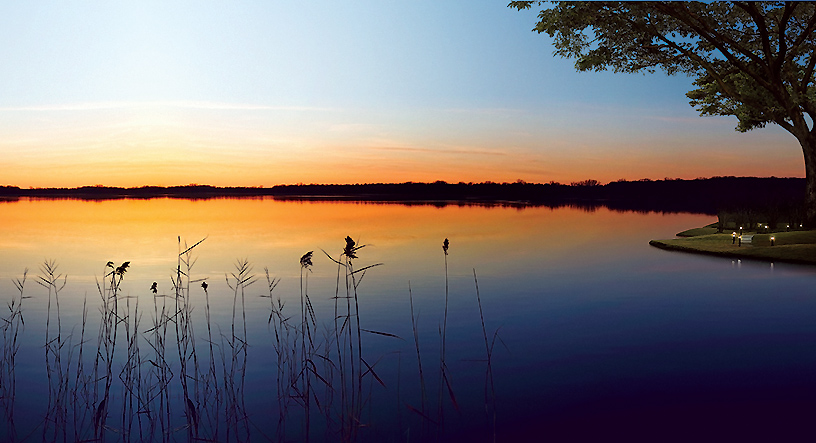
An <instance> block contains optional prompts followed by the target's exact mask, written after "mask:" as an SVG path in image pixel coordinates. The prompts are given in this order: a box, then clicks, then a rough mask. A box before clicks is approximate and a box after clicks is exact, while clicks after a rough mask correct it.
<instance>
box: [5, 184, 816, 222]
mask: <svg viewBox="0 0 816 443" xmlns="http://www.w3.org/2000/svg"><path fill="white" fill-rule="evenodd" d="M265 196H271V197H274V198H276V199H283V200H291V199H310V200H354V201H370V202H400V203H404V204H435V205H440V206H441V205H446V204H450V203H456V204H462V203H475V204H500V205H513V206H516V205H546V206H563V205H573V206H582V207H587V208H592V207H596V206H606V207H608V208H610V209H614V210H634V211H658V212H698V213H705V214H712V215H713V214H716V213H717V212H720V211H724V210H743V209H766V208H768V207H776V208H780V209H784V208H793V207H799V206H800V205H801V204H802V203H803V202H804V196H805V179H803V178H777V177H767V178H760V177H713V178H698V179H694V180H681V179H664V180H649V179H643V180H637V181H624V180H620V181H615V182H611V183H608V184H601V183H599V182H598V181H595V180H585V181H582V182H573V183H571V184H562V183H557V182H550V183H527V182H524V181H521V180H519V181H516V182H513V183H494V182H489V181H488V182H483V183H462V182H460V183H447V182H444V181H436V182H433V183H414V182H406V183H368V184H308V185H306V184H297V185H277V186H273V187H270V188H264V187H215V186H209V185H198V184H190V185H186V186H171V187H160V186H142V187H137V188H120V187H106V186H84V187H79V188H29V189H23V188H19V187H16V186H2V187H0V198H3V199H5V200H13V199H16V198H20V197H36V198H74V199H83V200H105V199H119V198H157V197H171V198H185V199H205V198H219V197H265Z"/></svg>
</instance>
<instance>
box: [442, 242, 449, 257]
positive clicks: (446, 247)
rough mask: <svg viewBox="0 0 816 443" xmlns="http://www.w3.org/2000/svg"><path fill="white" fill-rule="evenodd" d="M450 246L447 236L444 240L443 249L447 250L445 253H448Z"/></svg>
mask: <svg viewBox="0 0 816 443" xmlns="http://www.w3.org/2000/svg"><path fill="white" fill-rule="evenodd" d="M448 246H450V242H449V241H448V239H447V238H446V239H445V241H444V242H442V251H443V252H445V255H448Z"/></svg>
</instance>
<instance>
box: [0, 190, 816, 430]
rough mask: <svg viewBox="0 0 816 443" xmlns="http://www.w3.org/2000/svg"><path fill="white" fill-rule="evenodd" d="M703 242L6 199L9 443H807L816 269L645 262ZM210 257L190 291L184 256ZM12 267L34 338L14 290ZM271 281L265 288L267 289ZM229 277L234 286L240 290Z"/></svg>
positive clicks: (696, 222) (0, 217) (626, 216)
mask: <svg viewBox="0 0 816 443" xmlns="http://www.w3.org/2000/svg"><path fill="white" fill-rule="evenodd" d="M712 221H714V218H713V217H711V216H706V215H700V214H660V213H635V212H613V211H609V210H607V209H604V208H597V209H596V210H591V211H589V210H586V209H579V208H570V207H561V208H548V207H525V208H514V207H500V206H496V207H485V206H459V205H447V206H444V207H437V206H431V205H412V206H407V205H401V204H371V203H353V202H299V201H298V202H282V201H275V200H272V199H213V200H200V201H188V200H175V199H153V200H114V201H103V202H86V201H77V200H21V201H14V202H3V203H0V251H2V254H0V299H2V300H3V302H4V303H6V302H9V303H11V302H12V300H14V303H15V304H14V308H13V309H12V308H10V309H5V308H4V310H3V311H2V314H0V316H2V317H3V318H4V319H6V320H7V321H5V322H4V325H5V326H4V329H3V337H2V339H3V350H4V357H3V361H2V375H0V387H2V398H0V409H2V411H3V413H4V415H3V416H2V424H0V431H2V433H0V438H2V439H3V440H7V441H40V440H47V441H77V440H85V441H91V440H94V439H98V440H106V441H119V440H124V441H148V440H159V441H161V440H166V441H188V440H194V441H246V440H253V441H267V440H273V441H280V440H284V439H285V440H286V441H298V440H305V439H306V438H307V435H308V438H309V439H310V440H313V441H340V440H342V439H347V440H359V441H429V440H430V441H435V440H438V441H457V440H463V441H493V440H494V435H495V439H496V440H497V441H507V440H513V439H516V438H521V437H525V438H532V439H533V440H551V441H563V440H580V439H583V438H588V437H592V438H604V439H611V440H619V439H620V440H623V439H628V440H642V441H647V440H648V441H671V440H684V441H688V440H689V439H694V440H696V441H700V440H702V441H712V440H722V439H728V440H734V439H746V438H747V439H760V440H761V439H770V438H773V439H775V440H780V439H782V440H785V439H794V440H812V439H813V438H816V428H814V427H813V417H814V416H815V415H814V414H816V321H814V320H816V284H814V283H816V269H814V268H812V267H804V266H797V265H786V264H781V263H777V264H770V263H764V262H752V261H735V260H731V259H723V258H715V257H706V256H697V255H690V254H683V253H673V252H668V251H663V250H659V249H656V248H652V247H650V246H649V245H648V241H649V240H650V239H653V238H669V237H672V236H673V235H674V233H676V232H679V231H682V230H684V229H687V228H690V227H696V226H702V225H704V224H708V223H711V222H712ZM346 236H351V237H352V238H353V239H354V240H355V241H356V242H357V245H358V246H359V245H365V247H363V248H361V249H358V250H356V255H357V258H354V259H353V260H351V266H352V267H353V268H352V269H355V270H356V269H362V268H364V267H366V266H368V265H375V264H380V263H381V265H379V266H375V267H372V268H369V269H367V270H366V271H365V273H364V274H363V272H356V273H354V274H351V277H353V279H354V280H353V283H351V287H350V289H348V292H347V288H348V286H346V284H345V281H346V280H345V279H346V275H347V271H346V270H345V269H344V268H341V267H339V266H338V263H337V262H335V261H332V260H331V259H330V258H329V257H328V256H329V255H330V256H331V257H332V258H333V259H335V260H338V261H340V262H341V263H345V259H346V257H344V256H343V251H344V247H345V246H346V241H345V240H344V239H345V238H346ZM179 238H180V239H181V246H180V244H179ZM445 238H448V239H449V240H450V249H449V255H448V256H447V257H446V256H445V255H444V253H443V250H442V243H443V240H444V239H445ZM202 239H204V241H203V242H201V243H200V244H198V245H197V246H196V247H195V248H194V249H193V250H191V251H190V255H189V257H190V259H191V260H195V262H194V264H193V265H192V267H191V269H190V271H189V277H187V275H186V274H187V266H186V265H185V264H184V263H181V265H180V263H179V252H180V250H183V249H185V246H184V245H185V244H186V245H187V246H190V245H193V244H195V243H196V242H198V241H199V240H202ZM309 251H314V254H313V256H312V266H310V267H309V268H308V269H306V268H303V267H302V266H301V257H302V256H303V255H304V254H305V253H307V252H309ZM324 251H325V252H324ZM186 257H187V255H186V254H185V255H184V258H185V259H186ZM446 260H447V287H448V305H447V322H446V323H445V298H446V297H445V294H446ZM52 261H53V262H52ZM109 261H111V262H113V267H106V263H108V262H109ZM45 262H52V263H54V265H55V266H56V274H59V275H63V276H67V280H65V281H64V287H63V286H62V284H63V280H59V281H58V282H56V283H55V286H54V287H52V288H51V292H50V294H49V290H48V287H47V285H42V284H38V282H39V283H43V280H42V279H41V278H40V277H47V276H46V273H45V270H44V269H43V264H44V263H45ZM124 262H130V264H129V267H127V269H126V272H124V273H123V274H122V276H121V281H119V280H116V281H115V282H114V283H115V285H116V287H115V289H111V288H110V283H111V281H110V279H111V276H109V275H108V274H109V273H110V272H111V271H115V268H116V267H119V266H120V265H121V264H122V263H124ZM244 262H246V263H247V264H248V266H249V267H251V269H249V270H248V272H245V273H244V274H243V275H238V271H237V270H236V264H238V265H239V266H240V264H241V263H244ZM191 263H192V261H191ZM26 269H28V275H27V279H26V281H25V284H24V286H23V291H22V295H23V296H24V297H25V298H23V299H22V319H23V320H24V323H23V322H21V321H20V320H19V319H20V317H19V316H16V315H15V314H14V312H16V311H15V309H16V306H18V305H19V303H20V291H19V290H18V289H17V287H16V286H15V281H17V280H20V279H22V277H23V273H24V271H25V270H26ZM179 269H181V270H182V271H183V274H179ZM265 269H267V270H268V273H269V275H270V278H272V279H279V283H278V284H277V286H275V288H274V290H272V291H271V292H270V291H269V285H268V282H267V279H266V274H265ZM474 272H475V275H476V279H475V278H474ZM232 274H236V276H238V277H239V280H240V279H241V278H243V277H247V280H246V281H245V282H244V286H245V287H243V291H242V290H241V289H242V288H241V286H240V285H238V286H237V287H238V289H239V290H238V291H237V292H236V291H235V290H234V288H236V278H235V276H233V275H232ZM106 275H107V277H106ZM252 276H254V277H255V279H252V278H251V277H252ZM114 277H115V276H114ZM179 277H181V284H180V285H179V287H178V289H177V288H176V287H174V283H173V282H174V280H177V279H178V278H179ZM117 278H118V277H117ZM46 279H47V278H46ZM253 281H254V283H252V282H253ZM153 282H156V293H155V295H154V293H153V291H152V289H151V286H152V284H153ZM202 282H205V283H206V284H207V290H206V292H205V290H204V288H202V286H201V283H202ZM477 282H478V283H477ZM477 284H478V291H477ZM355 285H356V297H355V296H354V292H355V291H354V289H355ZM55 288H56V289H60V290H59V292H58V293H57V294H56V295H55V294H54V289H55ZM177 293H179V294H180V296H179V297H176V294H177ZM303 294H306V295H308V299H309V300H310V301H311V307H312V308H313V316H314V317H313V318H314V320H313V321H312V320H310V319H311V318H312V314H310V313H309V312H308V310H307V312H306V314H305V315H306V318H307V323H308V324H309V326H308V330H307V328H306V326H304V324H305V323H304V321H303V316H304V313H303V311H302V308H301V307H302V306H303V305H302V304H301V300H302V299H304V298H303ZM346 294H349V297H350V298H349V297H346ZM270 295H271V297H270ZM477 295H478V299H477ZM278 299H279V300H280V301H278ZM57 302H58V303H59V305H58V306H57ZM355 302H356V303H357V306H355ZM278 303H282V304H283V309H282V310H278V312H281V316H276V315H275V314H274V312H275V311H274V310H273V304H274V305H277V304H278ZM411 303H413V320H414V323H415V324H416V328H414V327H412V313H411V312H412V306H411ZM336 305H338V307H337V308H336V307H335V306H336ZM480 307H481V312H480ZM336 309H337V310H336ZM163 310H164V311H163ZM180 311H181V312H180ZM349 312H351V315H349ZM208 317H209V321H208V320H207V318H208ZM482 318H483V319H484V323H482ZM281 321H283V323H281ZM483 324H484V327H483ZM358 326H359V329H358ZM443 328H444V329H445V334H444V335H445V343H446V344H445V366H446V368H447V369H446V371H445V374H444V375H445V377H442V376H441V371H440V366H441V364H440V360H441V342H442V339H441V336H442V329H443ZM177 330H178V331H179V332H177ZM369 331H375V332H369ZM15 332H16V340H17V341H16V343H17V345H18V346H19V348H18V349H17V351H16V353H14V352H13V351H14V347H15V344H14V342H13V338H14V334H15ZM276 332H277V334H276ZM415 332H416V335H415ZM358 334H359V335H358ZM305 336H309V337H311V344H309V341H308V340H303V338H304V337H305ZM485 336H487V341H488V346H487V347H486V344H485ZM415 337H416V339H415ZM180 338H181V339H180ZM417 343H418V346H417ZM360 346H361V347H362V352H361V353H359V350H360ZM417 347H418V348H419V359H418V358H417V354H418V353H417ZM486 348H490V349H491V350H492V353H491V358H490V359H489V362H488V358H487V355H488V351H487V350H486ZM360 356H362V359H360V358H359V357H360ZM303 362H305V363H303ZM300 363H303V364H300ZM420 363H421V367H422V375H421V376H420V368H419V366H420ZM304 366H305V367H306V368H307V370H305V371H304V370H303V369H302V368H303V367H304ZM369 367H370V368H371V369H369ZM360 374H363V375H362V377H361V376H360ZM445 380H447V381H445ZM423 385H424V389H423ZM449 388H450V389H449ZM423 391H424V396H423ZM304 392H308V393H309V395H308V398H309V400H308V402H307V401H306V400H305V399H306V396H305V395H304ZM423 399H424V400H423ZM440 405H441V407H440ZM306 410H308V411H309V412H308V414H307V413H306ZM307 418H308V434H307V428H306V422H307V420H306V419H307Z"/></svg>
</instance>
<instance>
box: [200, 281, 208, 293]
mask: <svg viewBox="0 0 816 443" xmlns="http://www.w3.org/2000/svg"><path fill="white" fill-rule="evenodd" d="M201 287H202V288H204V290H205V291H206V290H207V282H205V281H203V282H201Z"/></svg>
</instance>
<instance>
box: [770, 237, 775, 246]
mask: <svg viewBox="0 0 816 443" xmlns="http://www.w3.org/2000/svg"><path fill="white" fill-rule="evenodd" d="M775 240H776V238H775V237H771V246H773V245H774V241H775Z"/></svg>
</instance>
